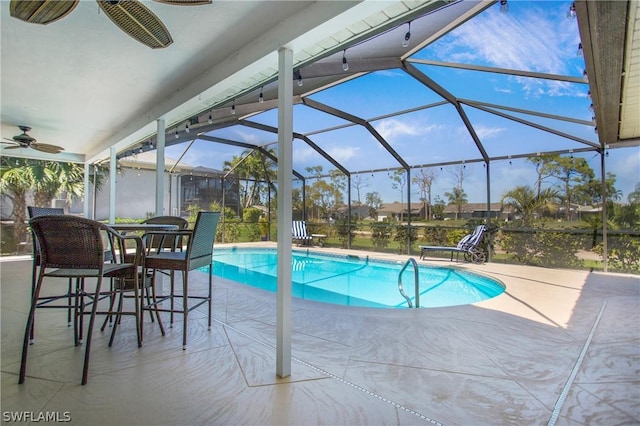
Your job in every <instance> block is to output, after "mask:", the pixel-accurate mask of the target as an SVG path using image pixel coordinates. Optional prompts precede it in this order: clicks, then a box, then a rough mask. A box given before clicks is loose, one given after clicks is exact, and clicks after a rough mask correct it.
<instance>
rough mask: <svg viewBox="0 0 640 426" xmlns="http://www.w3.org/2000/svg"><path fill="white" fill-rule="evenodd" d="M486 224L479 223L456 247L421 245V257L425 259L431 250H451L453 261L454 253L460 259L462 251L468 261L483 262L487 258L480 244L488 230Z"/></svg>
mask: <svg viewBox="0 0 640 426" xmlns="http://www.w3.org/2000/svg"><path fill="white" fill-rule="evenodd" d="M486 229H487V228H486V226H484V225H478V226H476V228H475V229H474V230H473V233H472V234H468V235H465V236H464V237H462V239H461V240H460V241H459V242H458V244H457V245H456V246H455V247H447V246H419V247H420V259H424V257H425V256H426V254H427V253H428V252H430V251H449V252H451V260H452V261H453V254H454V253H455V254H456V255H457V257H456V260H458V259H459V256H460V253H462V254H464V258H465V260H466V261H468V262H473V263H483V262H484V261H485V260H486V255H485V253H484V251H482V250H480V249H479V248H478V245H479V244H480V242H481V241H482V237H483V236H484V233H485V231H486Z"/></svg>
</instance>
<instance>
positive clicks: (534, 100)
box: [167, 0, 640, 202]
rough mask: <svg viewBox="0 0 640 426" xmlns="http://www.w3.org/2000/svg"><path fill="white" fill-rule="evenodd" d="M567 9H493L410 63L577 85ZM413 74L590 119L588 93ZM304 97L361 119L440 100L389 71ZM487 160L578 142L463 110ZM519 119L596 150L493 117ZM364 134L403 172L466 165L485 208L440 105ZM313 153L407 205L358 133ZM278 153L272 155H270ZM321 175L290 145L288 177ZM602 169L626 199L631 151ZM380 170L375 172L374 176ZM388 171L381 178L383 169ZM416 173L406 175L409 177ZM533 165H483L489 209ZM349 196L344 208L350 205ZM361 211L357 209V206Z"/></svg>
mask: <svg viewBox="0 0 640 426" xmlns="http://www.w3.org/2000/svg"><path fill="white" fill-rule="evenodd" d="M570 4H571V2H556V1H535V2H527V1H513V0H510V1H509V5H510V8H509V12H508V13H507V14H503V13H500V12H499V5H495V6H493V7H491V8H489V9H488V10H486V11H485V12H484V13H483V14H481V15H480V16H478V17H476V18H474V19H472V20H470V21H469V22H466V23H465V24H463V25H462V26H460V27H459V28H458V29H456V30H455V31H453V32H452V33H450V34H448V35H446V36H444V37H443V38H441V39H440V40H438V41H436V42H435V43H433V44H432V45H430V46H427V47H426V48H424V49H423V50H422V51H420V52H419V53H417V54H416V55H414V56H413V58H419V59H429V60H438V61H446V62H456V63H464V64H473V65H481V66H489V67H498V68H507V69H516V70H525V71H533V72H540V73H549V74H559V75H567V76H573V77H582V73H583V70H584V68H585V65H584V60H583V58H582V56H581V55H578V54H577V50H578V44H579V41H580V40H579V33H578V27H577V21H576V20H575V19H568V18H567V16H566V14H567V10H568V9H569V6H570ZM416 66H417V68H418V69H419V70H420V71H422V72H423V73H425V74H426V75H428V76H429V77H430V78H431V79H433V80H434V81H435V82H436V83H438V84H439V85H441V86H442V87H444V88H445V89H446V90H448V91H449V92H451V93H452V94H453V95H454V96H456V97H457V98H459V99H467V100H473V101H477V102H483V103H487V104H499V105H505V106H508V107H511V108H519V109H526V110H533V111H538V112H544V113H547V114H553V115H562V116H569V117H571V118H573V119H577V120H585V121H589V122H590V121H591V117H592V115H593V113H592V112H591V111H590V110H589V105H590V103H591V101H590V99H589V97H588V90H589V88H588V85H586V84H579V83H568V82H559V81H554V80H546V79H537V78H529V77H518V76H508V75H502V74H495V73H486V72H478V71H469V70H460V69H451V68H445V67H437V66H431V65H423V64H416ZM311 98H312V99H315V100H317V101H320V102H322V103H325V104H328V105H330V106H333V107H335V108H339V109H341V110H344V111H346V112H348V113H350V114H353V115H356V116H358V117H361V118H365V119H373V118H376V117H381V116H383V115H385V114H389V113H392V112H395V111H399V110H406V109H411V108H416V107H419V106H424V105H431V104H435V103H438V102H441V101H442V98H440V97H439V96H438V95H437V94H435V93H434V92H433V91H431V90H430V89H428V88H427V87H425V86H423V85H422V84H421V83H419V82H417V81H416V80H414V79H413V78H411V77H410V76H408V75H407V74H405V73H404V72H403V71H400V70H389V71H381V72H376V73H371V74H369V75H367V76H364V77H361V78H359V79H356V80H353V81H350V82H348V83H346V84H343V85H340V86H337V87H334V88H331V89H327V90H325V91H322V92H319V93H316V94H314V95H312V96H311ZM463 108H464V111H465V113H466V114H467V116H468V118H469V120H470V121H471V123H472V125H473V126H474V128H475V130H476V132H477V134H478V136H479V138H480V139H481V141H482V143H483V145H484V147H485V149H486V150H487V152H488V154H489V156H491V157H494V156H507V155H514V156H515V155H518V154H527V153H535V152H544V151H546V150H557V149H576V150H577V149H579V148H583V147H585V145H584V144H582V143H580V142H577V141H573V140H569V139H567V138H563V137H560V136H557V135H554V134H552V133H548V132H545V131H542V130H539V129H536V128H533V127H530V126H524V125H522V124H519V123H516V122H514V121H512V120H508V119H506V118H503V117H500V116H498V115H495V114H491V113H488V112H486V111H483V110H481V109H477V108H473V107H470V106H464V107H463ZM503 112H505V113H508V114H510V115H512V116H515V117H517V118H519V119H522V120H527V121H529V122H533V123H535V124H537V125H540V126H546V127H550V128H553V129H555V130H556V131H560V132H565V133H568V134H572V135H575V136H577V137H579V138H581V139H583V140H586V141H590V142H597V135H596V134H595V132H594V130H593V127H592V126H589V125H584V124H575V123H567V122H562V121H559V120H554V119H550V118H544V117H539V116H532V115H529V114H522V113H516V112H509V111H503ZM252 120H254V121H258V122H261V123H266V124H269V125H274V126H275V125H276V123H277V112H276V111H268V112H266V113H263V114H261V115H259V116H255V117H252ZM345 123H346V122H344V121H343V120H341V119H339V118H336V117H333V116H328V115H326V114H322V113H319V112H317V111H314V110H311V109H309V108H306V107H302V106H296V107H295V108H294V130H295V131H297V132H300V133H309V132H314V131H318V130H321V129H325V128H328V127H333V126H339V125H342V124H345ZM372 125H373V126H374V127H375V129H376V130H377V131H378V132H379V133H380V134H381V135H382V136H383V137H384V138H385V139H386V140H387V141H388V142H389V143H390V145H391V146H392V147H393V149H394V150H395V151H396V152H397V153H398V154H400V155H401V156H402V157H403V158H404V159H405V160H406V161H407V163H409V164H410V165H412V166H413V165H422V164H434V163H441V162H448V161H457V160H465V162H469V163H468V164H467V163H465V165H464V174H465V180H464V184H463V187H464V190H465V192H466V193H467V196H468V200H469V201H470V202H486V193H487V190H486V170H485V168H484V166H483V164H482V163H473V162H472V161H473V160H476V159H479V158H481V156H480V153H479V152H478V149H477V148H476V146H475V144H474V142H473V140H472V138H471V136H470V135H469V133H468V132H467V130H466V128H465V126H464V123H463V122H462V120H461V119H460V117H459V115H458V114H457V113H456V111H455V109H454V108H453V107H452V106H451V105H448V104H447V105H439V106H434V107H432V108H427V109H422V110H419V111H416V112H412V113H408V114H403V115H401V116H395V117H387V118H383V119H380V120H376V121H374V122H372ZM213 134H215V135H216V136H219V137H223V138H229V139H234V140H240V141H244V142H248V143H257V144H267V143H273V142H275V141H276V139H277V137H276V135H273V134H269V133H266V132H261V131H258V130H253V129H249V128H246V127H240V126H236V127H233V128H227V129H222V130H219V131H216V132H214V133H213ZM310 138H311V139H312V140H313V142H314V143H316V144H317V145H318V146H320V147H321V148H322V149H323V150H325V151H326V152H327V153H329V154H330V155H331V156H333V157H334V158H335V159H336V160H337V161H338V162H339V163H340V164H342V165H344V166H345V167H346V168H347V169H348V170H350V171H351V172H352V173H354V172H360V177H361V180H362V182H363V183H364V185H365V186H364V187H363V188H362V190H361V197H362V198H364V194H365V193H366V192H372V191H376V192H378V193H379V194H380V195H381V197H382V199H383V201H384V202H393V201H401V199H402V201H406V197H407V196H406V192H405V194H402V195H401V193H400V191H398V190H396V189H394V188H393V187H392V185H391V181H390V178H389V177H390V174H391V173H392V171H391V169H394V168H396V167H398V163H397V161H396V160H395V159H394V158H393V156H391V155H390V154H389V153H388V152H386V151H385V150H384V149H383V148H382V147H381V146H380V145H379V144H378V143H377V141H376V140H375V139H374V138H373V137H372V136H371V134H370V133H369V132H367V131H366V130H365V129H364V128H362V127H360V126H351V127H347V128H344V129H340V130H334V131H332V132H326V133H318V134H313V135H311V136H310ZM272 146H273V147H274V148H275V149H277V145H272ZM184 149H185V145H181V146H177V147H170V148H168V149H167V155H168V156H169V157H172V158H178V157H179V156H180V155H181V153H182V151H183V150H184ZM242 151H243V150H242V149H239V148H233V147H228V146H223V145H217V144H211V143H206V142H203V141H198V142H196V143H195V144H194V145H193V146H192V148H191V149H190V150H189V151H188V152H187V154H186V155H185V157H184V159H183V161H185V162H187V163H189V164H191V165H202V166H206V167H211V168H214V169H221V168H222V166H223V163H224V161H228V160H230V159H231V158H232V157H233V156H234V155H240V154H241V152H242ZM575 155H576V156H579V155H583V156H584V157H585V158H586V159H587V161H588V162H589V164H590V165H591V167H592V168H593V169H594V171H595V173H596V175H597V176H600V157H599V155H597V154H596V153H593V152H589V153H586V154H577V153H576V154H575ZM316 165H321V166H322V167H323V169H324V171H325V172H328V171H329V170H330V169H333V166H332V165H331V164H330V163H328V162H327V161H326V160H324V159H323V158H322V157H321V156H319V155H318V154H317V153H316V152H315V151H313V150H312V149H311V148H309V147H308V146H307V145H306V144H304V143H303V142H301V141H298V140H296V141H294V168H295V169H296V170H297V171H299V172H301V173H302V174H305V175H306V174H307V173H306V172H305V168H306V167H309V166H316ZM458 167H459V166H457V167H442V168H441V167H434V168H432V169H431V171H432V172H434V173H435V181H434V186H433V197H434V198H435V196H439V197H440V198H442V199H446V197H445V196H444V193H445V192H447V191H451V189H452V188H453V186H454V185H455V182H456V181H455V176H454V175H455V170H456V169H457V168H458ZM606 167H607V171H608V172H612V173H615V175H616V177H617V180H616V188H617V189H619V190H621V191H622V192H623V196H624V198H625V199H626V196H627V194H628V193H629V192H630V191H632V190H633V189H634V186H635V184H636V183H637V182H639V181H640V172H639V171H640V149H639V148H637V147H636V148H625V149H614V150H611V151H610V152H609V155H608V157H607V166H606ZM378 169H385V171H382V172H372V171H373V170H378ZM386 169H389V171H386ZM417 173H418V170H412V176H415V175H416V174H417ZM534 182H535V173H534V169H533V166H532V165H531V164H530V163H529V162H528V161H526V160H524V159H511V160H508V159H507V160H504V161H497V162H492V163H491V201H494V202H495V201H498V200H499V199H500V198H501V196H502V194H503V193H504V192H505V191H507V190H509V189H511V188H513V187H514V186H516V185H533V184H534ZM411 197H412V201H415V202H417V201H418V198H419V195H418V192H417V188H412V193H411ZM356 198H357V196H356V194H355V192H354V193H353V194H352V199H354V200H355V199H356ZM363 201H364V200H363Z"/></svg>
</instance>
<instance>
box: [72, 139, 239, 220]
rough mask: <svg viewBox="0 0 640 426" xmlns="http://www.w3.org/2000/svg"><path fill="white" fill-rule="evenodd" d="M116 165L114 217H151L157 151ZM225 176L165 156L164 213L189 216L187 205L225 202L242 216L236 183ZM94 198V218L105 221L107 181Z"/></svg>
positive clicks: (153, 204) (207, 206) (206, 208)
mask: <svg viewBox="0 0 640 426" xmlns="http://www.w3.org/2000/svg"><path fill="white" fill-rule="evenodd" d="M118 165H119V170H118V175H117V177H116V212H115V216H116V217H129V218H144V217H146V216H149V215H154V214H155V187H156V151H148V152H143V153H140V154H137V155H135V156H131V157H127V158H123V159H121V160H120V161H119V162H118ZM224 175H225V173H224V172H222V171H220V170H215V169H209V168H206V167H200V166H198V167H194V166H192V165H190V164H187V163H183V162H179V163H178V162H177V161H176V160H174V159H172V158H168V157H165V173H164V202H163V204H164V212H163V214H165V215H172V216H188V214H189V212H188V208H189V206H193V205H195V206H197V207H198V208H200V209H201V210H208V209H209V206H210V205H211V203H213V202H217V203H219V204H221V205H222V204H223V202H224V205H225V207H229V208H231V209H233V210H234V211H238V212H239V213H238V215H241V214H242V213H241V212H240V211H239V210H240V202H239V200H240V197H239V193H238V191H239V190H238V181H237V179H235V177H234V176H233V175H232V176H230V177H228V178H227V179H224V178H223V177H224ZM223 182H224V183H223ZM141 188H146V191H141V190H140V189H141ZM223 188H224V190H223ZM223 194H224V195H223ZM95 198H96V200H95V204H94V205H95V219H97V220H104V219H107V218H108V216H109V181H107V182H105V185H104V186H103V188H102V189H101V190H100V191H99V192H98V193H97V194H96V197H95ZM78 203H79V205H76V209H77V208H78V207H79V208H80V211H82V208H81V205H82V204H81V203H82V201H79V202H78Z"/></svg>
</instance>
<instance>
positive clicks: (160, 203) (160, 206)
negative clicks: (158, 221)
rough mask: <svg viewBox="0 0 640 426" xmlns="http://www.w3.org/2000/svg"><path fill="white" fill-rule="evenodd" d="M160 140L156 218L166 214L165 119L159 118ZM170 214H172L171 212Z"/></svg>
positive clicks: (158, 142)
mask: <svg viewBox="0 0 640 426" xmlns="http://www.w3.org/2000/svg"><path fill="white" fill-rule="evenodd" d="M157 123H158V133H157V134H158V138H157V145H158V146H157V147H156V216H163V215H164V214H165V213H164V165H165V161H164V146H165V138H164V136H165V124H164V118H159V119H158V120H157ZM168 214H171V213H170V212H169V213H168Z"/></svg>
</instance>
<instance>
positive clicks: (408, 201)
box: [406, 168, 411, 255]
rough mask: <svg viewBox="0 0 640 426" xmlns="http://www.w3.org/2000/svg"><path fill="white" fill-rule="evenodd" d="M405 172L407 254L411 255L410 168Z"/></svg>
mask: <svg viewBox="0 0 640 426" xmlns="http://www.w3.org/2000/svg"><path fill="white" fill-rule="evenodd" d="M406 173H407V255H411V168H408V169H406Z"/></svg>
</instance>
